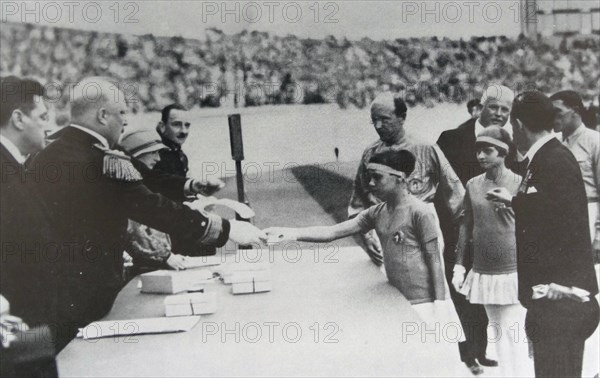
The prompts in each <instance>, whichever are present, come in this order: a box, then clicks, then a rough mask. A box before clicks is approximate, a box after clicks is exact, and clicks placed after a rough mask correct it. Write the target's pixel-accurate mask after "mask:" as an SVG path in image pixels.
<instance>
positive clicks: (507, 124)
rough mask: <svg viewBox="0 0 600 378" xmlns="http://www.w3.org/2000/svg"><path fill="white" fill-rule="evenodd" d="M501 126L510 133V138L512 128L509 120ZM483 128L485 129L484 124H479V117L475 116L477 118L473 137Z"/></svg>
mask: <svg viewBox="0 0 600 378" xmlns="http://www.w3.org/2000/svg"><path fill="white" fill-rule="evenodd" d="M502 128H503V129H504V130H506V131H507V132H508V134H509V135H510V137H511V139H512V136H513V130H512V125H511V124H510V122H506V124H505V125H504V126H502ZM484 129H485V126H483V125H482V124H481V122H479V118H477V120H476V121H475V138H477V135H479V133H481V132H482V131H483V130H484Z"/></svg>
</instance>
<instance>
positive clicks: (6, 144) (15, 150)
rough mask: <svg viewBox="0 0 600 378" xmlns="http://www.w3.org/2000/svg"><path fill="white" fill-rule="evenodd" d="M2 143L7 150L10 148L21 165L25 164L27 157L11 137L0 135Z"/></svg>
mask: <svg viewBox="0 0 600 378" xmlns="http://www.w3.org/2000/svg"><path fill="white" fill-rule="evenodd" d="M0 143H2V145H3V146H4V148H6V150H8V152H9V153H10V154H11V155H12V157H13V158H15V160H16V161H17V163H19V164H21V165H23V164H25V160H27V157H25V156H23V154H22V153H21V151H20V150H19V148H17V146H15V144H14V143H13V142H12V141H11V140H10V139H8V138H7V137H5V136H4V135H0Z"/></svg>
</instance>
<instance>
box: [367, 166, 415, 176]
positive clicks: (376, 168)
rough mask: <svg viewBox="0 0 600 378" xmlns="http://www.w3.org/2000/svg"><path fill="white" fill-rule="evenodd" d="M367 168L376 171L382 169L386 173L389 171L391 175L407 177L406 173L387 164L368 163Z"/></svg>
mask: <svg viewBox="0 0 600 378" xmlns="http://www.w3.org/2000/svg"><path fill="white" fill-rule="evenodd" d="M367 169H372V170H374V171H380V172H384V173H389V174H390V175H394V176H398V177H400V178H406V173H404V172H400V171H397V170H395V169H393V168H391V167H388V166H387V165H383V164H378V163H369V164H367Z"/></svg>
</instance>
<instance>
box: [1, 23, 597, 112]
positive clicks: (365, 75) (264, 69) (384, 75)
mask: <svg viewBox="0 0 600 378" xmlns="http://www.w3.org/2000/svg"><path fill="white" fill-rule="evenodd" d="M0 43H1V45H2V49H0V57H1V59H0V74H2V75H7V74H15V75H19V76H32V77H35V78H38V79H41V80H42V81H44V82H46V83H51V84H50V86H51V87H52V88H53V89H56V91H57V93H58V94H57V96H56V97H55V98H56V99H57V104H58V106H57V108H60V104H61V103H62V104H66V99H65V100H63V99H61V98H60V94H61V93H62V94H64V93H65V92H66V91H64V89H65V88H68V85H69V84H72V83H74V82H76V81H78V80H79V79H81V78H82V77H86V76H92V75H106V76H110V77H114V78H116V79H118V80H120V81H121V82H124V83H125V84H126V85H125V92H127V93H126V95H127V96H128V99H129V100H130V101H131V103H132V105H133V108H134V111H136V110H137V111H154V110H158V109H161V108H163V107H164V106H165V105H166V104H169V103H173V102H177V103H181V104H183V105H185V106H188V107H190V108H191V107H194V106H211V107H218V106H223V105H224V104H231V105H237V106H259V105H265V104H285V103H304V104H310V103H324V102H337V103H338V104H339V105H340V106H341V107H343V108H344V107H347V106H356V107H359V108H362V107H365V106H367V105H368V104H369V103H370V102H371V101H372V99H373V98H374V96H375V93H376V92H378V91H380V90H381V89H389V90H393V91H399V92H401V93H404V94H405V96H404V98H405V100H406V102H407V103H408V104H409V105H415V104H425V105H426V106H433V105H434V104H435V103H436V102H457V103H462V102H465V101H468V100H470V99H472V98H477V97H478V96H479V94H480V93H481V90H482V89H483V88H485V87H486V86H487V85H489V84H490V83H502V84H504V85H507V86H509V87H511V88H512V89H513V90H515V91H516V92H521V91H523V90H525V89H537V90H540V91H543V92H546V93H549V92H554V91H556V90H559V89H565V88H572V89H574V90H576V91H578V92H579V93H581V94H582V96H583V97H584V100H586V101H590V100H592V99H595V98H597V96H598V88H597V87H596V85H597V83H598V82H600V69H599V58H598V57H599V56H600V40H598V39H597V38H593V37H589V38H588V39H581V38H580V39H575V40H570V41H567V40H561V39H559V38H553V39H539V40H537V39H536V40H531V39H527V38H523V37H519V38H516V39H510V38H506V37H503V36H501V37H473V38H471V39H470V40H458V41H457V40H449V39H446V38H444V39H438V38H436V37H433V38H411V39H396V40H384V41H373V40H370V39H368V38H364V39H362V40H359V41H350V40H347V39H345V38H344V39H336V38H335V37H333V36H329V37H326V38H324V39H320V40H315V39H303V38H298V37H296V36H293V35H288V36H285V37H281V36H275V35H270V34H268V33H264V32H256V31H252V32H246V31H244V32H242V33H238V34H233V35H226V34H224V33H223V32H222V31H220V30H218V29H209V30H207V31H206V34H205V36H204V38H202V39H198V40H196V39H184V38H181V37H171V38H168V37H155V36H153V35H143V36H134V35H122V34H112V33H100V32H92V31H81V30H72V29H61V28H55V27H46V26H39V25H31V24H16V23H2V33H1V37H0ZM63 97H65V96H63Z"/></svg>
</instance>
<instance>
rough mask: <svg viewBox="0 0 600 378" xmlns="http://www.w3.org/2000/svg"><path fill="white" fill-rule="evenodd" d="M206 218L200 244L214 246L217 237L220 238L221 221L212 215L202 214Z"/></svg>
mask: <svg viewBox="0 0 600 378" xmlns="http://www.w3.org/2000/svg"><path fill="white" fill-rule="evenodd" d="M203 215H204V216H206V221H207V223H208V224H207V225H206V230H205V231H204V237H202V241H201V242H202V244H209V245H215V243H216V242H217V240H218V239H219V236H221V231H222V229H223V219H222V218H221V217H219V216H216V215H214V214H203Z"/></svg>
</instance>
